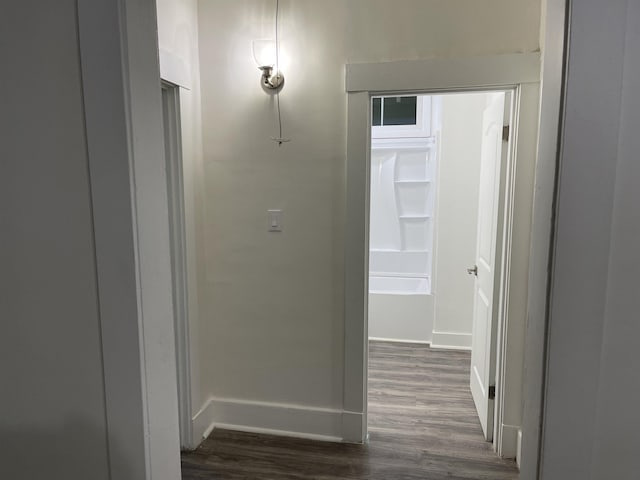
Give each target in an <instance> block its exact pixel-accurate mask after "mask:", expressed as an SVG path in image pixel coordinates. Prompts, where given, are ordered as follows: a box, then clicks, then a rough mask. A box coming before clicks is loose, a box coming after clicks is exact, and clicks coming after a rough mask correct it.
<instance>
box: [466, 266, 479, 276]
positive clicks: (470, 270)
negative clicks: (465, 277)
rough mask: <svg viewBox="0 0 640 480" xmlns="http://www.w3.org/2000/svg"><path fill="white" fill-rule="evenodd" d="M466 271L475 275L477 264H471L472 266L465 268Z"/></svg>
mask: <svg viewBox="0 0 640 480" xmlns="http://www.w3.org/2000/svg"><path fill="white" fill-rule="evenodd" d="M467 273H468V274H469V275H475V276H476V277H477V276H478V266H477V265H474V266H473V267H471V268H467Z"/></svg>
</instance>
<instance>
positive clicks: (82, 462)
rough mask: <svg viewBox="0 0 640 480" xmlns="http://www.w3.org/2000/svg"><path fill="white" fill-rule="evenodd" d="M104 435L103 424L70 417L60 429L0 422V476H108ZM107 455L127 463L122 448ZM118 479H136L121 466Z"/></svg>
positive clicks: (75, 479)
mask: <svg viewBox="0 0 640 480" xmlns="http://www.w3.org/2000/svg"><path fill="white" fill-rule="evenodd" d="M106 441H107V436H106V432H105V431H104V429H103V428H96V427H95V426H93V425H91V424H89V423H88V422H85V421H84V420H83V419H82V418H80V417H70V418H68V419H67V420H66V421H65V422H64V424H62V425H61V427H60V428H59V429H53V428H41V429H39V428H34V427H32V426H25V427H22V428H21V427H17V426H15V427H10V428H7V427H4V426H0V478H1V479H3V480H4V479H6V480H40V479H47V480H108V479H109V478H110V475H109V465H108V463H107V462H108V457H107V449H106ZM109 456H110V457H111V458H112V459H113V460H115V462H116V463H117V464H118V465H127V464H126V462H125V461H123V460H125V456H126V455H125V452H123V451H122V450H119V449H118V448H117V447H116V448H113V446H112V448H111V451H110V452H109ZM118 478H119V479H122V480H138V479H135V478H134V474H133V470H132V469H130V468H126V467H125V468H124V470H123V471H120V472H119V476H118Z"/></svg>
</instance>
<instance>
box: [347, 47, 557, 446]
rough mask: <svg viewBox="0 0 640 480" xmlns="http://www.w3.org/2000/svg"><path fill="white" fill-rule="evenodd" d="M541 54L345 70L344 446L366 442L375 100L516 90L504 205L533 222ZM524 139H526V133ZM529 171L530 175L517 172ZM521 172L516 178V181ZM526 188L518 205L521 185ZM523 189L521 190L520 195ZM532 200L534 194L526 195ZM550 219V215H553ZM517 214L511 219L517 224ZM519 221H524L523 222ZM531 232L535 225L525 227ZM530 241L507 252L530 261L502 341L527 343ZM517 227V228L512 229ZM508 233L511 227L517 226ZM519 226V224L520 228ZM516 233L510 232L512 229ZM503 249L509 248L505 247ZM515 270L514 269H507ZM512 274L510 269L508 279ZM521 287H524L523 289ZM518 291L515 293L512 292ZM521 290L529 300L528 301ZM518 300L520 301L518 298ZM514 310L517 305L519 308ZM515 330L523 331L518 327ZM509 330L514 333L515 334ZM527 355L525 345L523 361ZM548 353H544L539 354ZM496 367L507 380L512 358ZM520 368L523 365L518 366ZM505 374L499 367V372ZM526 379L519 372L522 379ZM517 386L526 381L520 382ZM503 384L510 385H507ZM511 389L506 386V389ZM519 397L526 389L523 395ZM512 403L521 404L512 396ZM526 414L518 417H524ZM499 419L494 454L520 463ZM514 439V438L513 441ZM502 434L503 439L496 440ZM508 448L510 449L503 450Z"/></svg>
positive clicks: (360, 66) (512, 296) (521, 273)
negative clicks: (372, 115)
mask: <svg viewBox="0 0 640 480" xmlns="http://www.w3.org/2000/svg"><path fill="white" fill-rule="evenodd" d="M539 82H540V55H539V54H538V53H529V54H510V55H496V56H487V57H473V58H457V59H434V60H417V61H400V62H387V63H369V64H350V65H347V67H346V91H347V94H348V95H347V97H348V100H347V112H348V113H347V115H348V117H347V168H346V187H347V188H346V224H345V340H344V342H345V343H344V349H345V350H344V359H345V369H344V415H343V439H344V440H345V441H351V442H358V443H360V442H363V441H365V439H366V436H367V370H368V366H367V360H368V325H367V317H368V312H367V308H368V307H367V298H368V249H367V246H368V245H369V238H368V237H369V176H370V172H369V170H370V164H369V163H370V143H371V138H370V135H371V129H370V127H369V124H370V97H371V96H373V95H393V94H406V93H407V92H410V93H425V94H439V93H443V92H447V93H450V92H465V91H482V90H505V91H507V90H512V91H513V92H514V95H513V99H512V101H513V105H514V106H515V112H516V113H517V116H515V118H514V119H513V120H514V121H512V124H511V125H512V138H513V139H515V141H513V142H511V144H512V148H513V149H514V150H513V152H512V155H510V158H511V159H512V160H511V161H512V162H513V169H512V172H513V182H514V186H513V188H512V189H510V192H511V198H510V199H507V200H508V201H507V202H505V203H507V204H510V205H512V206H513V211H514V214H515V215H518V214H521V215H526V218H527V219H530V217H531V209H532V203H533V201H532V199H533V177H534V173H535V172H534V168H535V163H536V161H535V153H534V152H535V144H536V140H537V135H536V131H537V121H538V115H537V107H538V100H539ZM522 132H524V133H523V134H521V133H522ZM521 164H528V168H520V169H517V168H516V166H519V165H521ZM516 172H518V175H519V177H518V178H516ZM523 184H524V185H525V186H526V185H528V190H529V192H527V191H526V190H527V189H526V188H525V191H524V192H520V193H522V194H521V195H518V198H516V192H519V190H517V189H516V187H517V186H519V185H520V186H521V185H523ZM520 190H522V187H521V189H520ZM528 193H529V194H528ZM549 213H550V212H549ZM515 215H512V216H510V217H509V218H510V219H511V220H513V219H514V218H515ZM521 220H522V219H521ZM528 224H529V227H530V222H528ZM526 225H527V222H526V221H525V223H524V227H523V228H524V229H525V230H526V233H527V235H526V238H525V239H524V241H523V239H522V238H520V239H519V240H520V241H519V242H518V247H519V248H517V249H515V250H514V249H513V248H511V247H513V245H510V246H509V247H508V248H505V252H506V251H509V252H510V254H511V257H510V260H513V259H514V258H515V257H516V256H518V255H519V256H520V257H523V256H524V257H525V259H526V262H524V267H525V268H524V271H522V266H523V265H522V261H520V262H519V263H518V265H517V267H518V268H519V270H518V274H519V277H520V278H522V277H523V276H524V277H525V281H524V284H525V285H520V288H519V289H510V291H509V292H508V296H507V297H505V301H506V302H507V303H508V310H507V311H505V317H507V318H510V319H511V318H513V317H515V312H514V311H513V310H514V309H515V307H516V306H517V307H518V309H519V310H520V312H519V313H520V314H521V315H520V318H519V319H518V320H519V321H518V322H516V321H515V320H512V321H509V322H502V324H501V325H500V326H499V331H500V330H502V329H503V330H504V333H503V336H502V337H501V338H502V341H503V342H504V343H505V344H508V343H509V340H510V338H509V337H510V336H511V337H514V342H515V343H518V342H517V341H518V340H520V343H523V339H522V337H524V328H525V318H526V297H527V295H526V293H527V292H526V274H527V272H526V270H527V268H526V267H527V263H528V260H529V238H530V233H531V232H530V230H528V229H527V227H526ZM512 226H513V225H512ZM512 226H511V227H512ZM521 227H522V225H521ZM510 230H511V229H510ZM505 247H506V246H505ZM509 266H510V268H513V266H514V262H513V261H510V262H509ZM512 273H513V270H511V269H510V271H509V274H510V275H511V274H512ZM521 283H522V282H521ZM514 290H516V291H514ZM523 290H524V295H523ZM515 294H517V295H515ZM516 304H517V305H516ZM516 324H517V326H518V328H515V325H516ZM510 327H512V328H510ZM523 354H524V349H523V347H522V345H521V348H520V356H523ZM542 354H543V352H540V355H542ZM500 360H501V362H502V365H499V366H498V370H499V371H500V372H501V375H502V376H503V377H504V376H505V371H506V369H505V367H506V362H507V357H506V356H503V357H502V358H501V359H500ZM520 365H522V360H521V361H520ZM501 367H502V368H501ZM520 373H521V372H520ZM519 380H520V382H522V378H521V377H520V379H519ZM505 381H506V380H505ZM503 388H504V389H505V390H506V389H507V386H506V385H505V386H503ZM519 390H522V388H520V389H519ZM513 400H514V402H513V403H520V404H521V400H522V399H521V397H519V396H518V395H515V398H514V399H513ZM520 413H521V412H520ZM500 415H502V418H499V419H497V421H498V422H499V424H500V428H498V429H497V430H496V433H497V435H496V437H497V438H500V439H501V442H502V443H501V444H498V445H497V450H498V451H499V452H500V453H501V454H503V455H504V454H505V453H506V454H507V455H509V456H511V455H512V454H513V456H515V450H516V445H515V442H516V438H517V430H516V431H515V432H514V431H513V430H511V431H510V435H509V436H508V438H505V436H504V435H501V434H499V433H498V431H500V430H501V427H502V425H504V424H505V416H506V412H505V409H500ZM514 433H515V435H514ZM498 435H499V437H498ZM506 442H510V443H509V446H508V448H506V449H505V448H503V447H504V446H505V444H506Z"/></svg>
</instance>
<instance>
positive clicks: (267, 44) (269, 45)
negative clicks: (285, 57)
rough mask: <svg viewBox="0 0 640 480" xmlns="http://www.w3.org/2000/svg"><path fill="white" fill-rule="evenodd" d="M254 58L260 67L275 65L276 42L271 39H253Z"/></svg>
mask: <svg viewBox="0 0 640 480" xmlns="http://www.w3.org/2000/svg"><path fill="white" fill-rule="evenodd" d="M253 58H254V60H255V61H256V64H257V65H258V67H275V65H276V42H275V40H271V39H261V40H254V41H253Z"/></svg>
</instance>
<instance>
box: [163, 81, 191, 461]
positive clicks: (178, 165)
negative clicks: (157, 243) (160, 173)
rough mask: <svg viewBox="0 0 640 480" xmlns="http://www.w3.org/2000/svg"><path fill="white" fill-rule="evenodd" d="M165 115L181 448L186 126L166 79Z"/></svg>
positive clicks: (185, 372)
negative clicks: (183, 141) (183, 135)
mask: <svg viewBox="0 0 640 480" xmlns="http://www.w3.org/2000/svg"><path fill="white" fill-rule="evenodd" d="M161 87H162V113H163V115H162V117H163V121H164V122H166V123H164V132H165V139H164V140H165V154H166V156H165V161H166V164H167V201H168V205H169V238H170V248H171V277H172V285H173V289H172V290H173V311H174V319H173V323H174V332H175V343H176V374H177V381H178V426H179V428H180V447H181V448H182V449H190V448H192V446H193V422H192V420H191V417H192V408H191V407H192V403H191V391H192V390H191V362H190V358H191V350H190V348H191V342H190V340H189V339H190V334H189V297H188V283H189V282H188V275H187V247H186V243H187V239H186V233H185V231H186V226H185V225H186V221H185V205H184V181H183V171H184V168H183V164H182V128H181V121H180V118H181V117H180V115H181V113H180V86H179V85H175V84H174V83H171V82H168V81H166V80H162V83H161Z"/></svg>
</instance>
